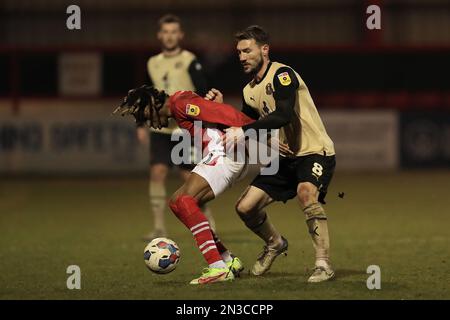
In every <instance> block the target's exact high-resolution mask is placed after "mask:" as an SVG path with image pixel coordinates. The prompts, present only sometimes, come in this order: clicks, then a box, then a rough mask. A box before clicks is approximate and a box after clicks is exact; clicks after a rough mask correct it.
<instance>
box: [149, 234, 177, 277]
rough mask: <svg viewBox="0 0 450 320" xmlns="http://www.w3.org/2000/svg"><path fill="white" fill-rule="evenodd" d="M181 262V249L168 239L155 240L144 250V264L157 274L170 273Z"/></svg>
mask: <svg viewBox="0 0 450 320" xmlns="http://www.w3.org/2000/svg"><path fill="white" fill-rule="evenodd" d="M179 261H180V249H179V248H178V246H177V244H176V243H175V242H174V241H172V240H170V239H167V238H156V239H153V240H152V241H151V242H150V243H149V244H148V245H147V246H146V247H145V249H144V262H145V264H146V266H147V268H149V269H150V270H151V271H153V272H155V273H159V274H161V273H169V272H171V271H173V270H174V269H175V267H176V266H177V264H178V262H179Z"/></svg>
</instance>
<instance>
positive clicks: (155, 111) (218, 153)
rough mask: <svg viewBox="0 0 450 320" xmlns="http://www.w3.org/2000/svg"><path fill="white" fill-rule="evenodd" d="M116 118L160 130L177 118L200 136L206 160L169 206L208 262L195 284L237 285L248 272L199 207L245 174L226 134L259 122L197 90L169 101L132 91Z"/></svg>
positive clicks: (143, 90)
mask: <svg viewBox="0 0 450 320" xmlns="http://www.w3.org/2000/svg"><path fill="white" fill-rule="evenodd" d="M114 113H120V114H122V115H125V114H131V115H133V116H134V117H135V118H136V122H138V123H147V125H148V126H150V127H152V128H159V129H160V128H163V127H165V126H167V124H168V119H169V118H174V119H175V121H176V122H177V124H178V125H179V126H180V128H183V129H186V130H188V131H189V133H190V134H191V136H194V134H199V133H200V134H201V138H202V140H201V141H202V149H203V156H204V157H203V159H202V160H201V161H200V162H199V163H198V164H197V165H196V167H195V168H194V169H193V170H192V172H191V174H190V176H189V177H188V179H187V181H186V182H185V183H184V184H183V186H181V188H179V189H178V190H177V191H176V192H175V193H174V194H173V195H172V197H171V199H170V201H169V206H170V208H171V209H172V211H173V212H174V214H175V215H176V216H177V218H178V219H179V220H180V221H181V222H182V223H183V224H184V225H185V226H186V227H187V228H188V229H189V230H190V231H191V232H192V235H193V236H194V238H195V240H196V243H197V246H198V248H199V250H200V251H201V253H202V255H203V257H204V258H205V260H206V261H207V263H208V268H206V269H205V270H204V271H203V274H202V275H201V276H200V277H198V278H196V279H194V280H192V281H191V284H207V283H213V282H221V281H229V280H233V279H234V277H235V275H238V274H239V272H240V271H242V269H243V268H244V267H243V264H242V262H241V261H240V260H239V259H238V258H237V257H234V256H232V255H231V253H230V252H229V251H228V250H227V248H226V247H225V246H224V245H223V243H221V242H220V240H219V239H218V238H217V237H216V236H215V234H214V233H213V232H212V230H211V227H210V225H209V222H208V220H207V218H206V217H205V215H204V214H203V212H202V211H201V209H200V207H201V206H202V205H203V204H205V203H206V202H208V201H210V200H212V199H214V198H215V197H217V196H218V195H219V194H221V193H222V192H223V191H224V190H225V189H226V188H228V187H230V186H231V185H232V184H233V183H234V182H235V181H237V180H239V179H240V178H242V177H243V176H244V174H245V161H241V162H239V161H233V160H232V159H230V158H228V157H226V153H225V147H224V145H223V143H222V136H223V135H224V132H223V130H224V129H225V128H228V127H241V126H244V125H246V124H249V123H252V122H253V121H254V120H253V119H251V118H249V117H248V116H246V115H245V114H243V113H241V112H239V111H238V110H236V109H235V108H233V107H232V106H230V105H227V104H224V103H217V102H213V101H208V100H205V99H203V98H202V97H200V96H198V95H197V94H195V93H193V92H192V91H178V92H176V93H175V94H173V95H172V96H170V97H169V96H168V95H167V94H165V93H164V91H158V90H156V89H155V88H153V87H150V86H142V87H139V88H137V89H133V90H130V91H129V93H128V95H127V96H126V97H125V98H124V101H123V103H122V105H121V106H120V107H118V108H117V109H116V110H115V111H114ZM194 121H202V126H201V127H199V129H200V130H201V132H196V129H195V128H196V126H195V125H194Z"/></svg>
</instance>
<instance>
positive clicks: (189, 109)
mask: <svg viewBox="0 0 450 320" xmlns="http://www.w3.org/2000/svg"><path fill="white" fill-rule="evenodd" d="M186 114H187V115H189V116H193V117H196V116H198V115H199V114H200V108H199V107H198V106H196V105H195V104H189V103H188V104H187V105H186Z"/></svg>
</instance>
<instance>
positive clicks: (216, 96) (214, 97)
mask: <svg viewBox="0 0 450 320" xmlns="http://www.w3.org/2000/svg"><path fill="white" fill-rule="evenodd" d="M205 99H206V100H211V101H214V102H219V103H223V94H222V92H220V91H219V90H217V89H214V88H212V89H211V90H209V91H208V93H207V94H206V96H205Z"/></svg>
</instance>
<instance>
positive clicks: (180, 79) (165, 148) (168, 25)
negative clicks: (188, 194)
mask: <svg viewBox="0 0 450 320" xmlns="http://www.w3.org/2000/svg"><path fill="white" fill-rule="evenodd" d="M157 36H158V40H159V41H160V42H161V46H162V52H161V53H159V54H157V55H155V56H153V57H151V58H150V59H149V60H148V63H147V71H148V75H149V78H150V81H151V82H152V84H153V86H154V87H155V88H157V89H159V90H164V91H165V92H167V93H168V94H173V93H175V92H176V91H179V90H191V91H195V92H197V93H198V94H199V95H202V96H203V95H204V94H205V93H206V91H207V86H206V78H205V76H204V74H203V70H202V66H201V64H200V63H199V62H198V61H197V59H196V57H195V55H194V54H193V53H192V52H189V51H187V50H184V49H182V48H181V47H180V42H181V40H182V39H183V37H184V33H183V31H182V28H181V21H180V19H179V18H178V17H176V16H174V15H166V16H163V17H162V18H161V19H160V20H159V31H158V34H157ZM177 130H178V131H179V129H178V126H177V124H176V123H175V122H174V121H172V120H171V121H170V123H169V126H168V127H167V128H163V129H161V130H158V131H157V130H154V129H151V132H150V183H149V198H150V204H151V208H152V212H153V218H154V229H153V231H152V232H150V233H149V234H147V235H145V236H144V240H147V241H150V240H152V239H153V238H156V237H163V236H166V235H167V231H166V226H165V223H164V213H165V209H166V203H167V199H166V187H165V183H166V178H167V174H168V172H169V169H170V168H171V167H172V166H173V163H172V161H171V159H170V154H171V150H172V147H173V146H174V145H175V143H176V142H175V141H171V135H172V134H174V133H175V134H176V133H177ZM137 136H138V140H139V141H140V142H141V143H143V144H145V143H148V138H149V133H148V128H146V127H143V126H142V127H138V129H137ZM192 150H194V149H192ZM193 167H194V166H193V165H190V164H182V165H179V169H180V175H181V177H182V179H183V181H185V180H186V179H187V177H188V175H189V172H190V171H191V170H192V168H193ZM204 211H205V214H206V215H207V216H208V218H209V219H210V222H211V224H212V225H213V228H214V220H213V219H212V216H211V212H210V210H209V209H208V208H205V210H204Z"/></svg>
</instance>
